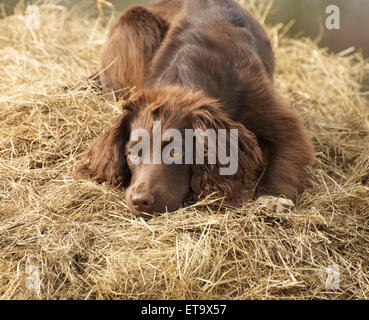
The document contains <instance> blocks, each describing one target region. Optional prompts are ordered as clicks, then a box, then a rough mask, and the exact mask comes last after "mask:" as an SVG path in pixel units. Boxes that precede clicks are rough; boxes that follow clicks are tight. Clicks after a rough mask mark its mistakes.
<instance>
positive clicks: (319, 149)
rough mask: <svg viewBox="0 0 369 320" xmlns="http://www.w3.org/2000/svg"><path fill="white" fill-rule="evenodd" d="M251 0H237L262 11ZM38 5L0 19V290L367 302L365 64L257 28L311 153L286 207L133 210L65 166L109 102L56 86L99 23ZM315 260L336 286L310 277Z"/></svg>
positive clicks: (88, 69) (80, 64)
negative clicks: (147, 214)
mask: <svg viewBox="0 0 369 320" xmlns="http://www.w3.org/2000/svg"><path fill="white" fill-rule="evenodd" d="M259 4H260V1H251V0H250V1H246V5H248V6H249V8H251V9H252V11H253V12H254V13H255V14H256V15H257V16H258V17H260V18H261V19H265V16H266V12H267V10H266V9H268V7H267V6H261V7H260V5H259ZM90 5H91V3H90ZM40 10H41V27H40V29H39V30H32V29H30V28H28V27H27V25H26V24H25V17H24V15H23V14H22V10H21V8H18V11H16V14H15V15H14V16H9V17H6V18H4V19H1V20H0V298H2V299H38V298H41V299H148V298H154V299H155V298H157V299H286V298H289V299H311V298H314V299H368V298H369V245H368V243H369V205H368V201H369V187H368V184H369V174H368V172H369V160H368V154H369V119H368V107H367V104H368V101H367V100H366V97H367V96H368V92H366V93H365V92H362V91H360V81H361V80H362V79H363V78H364V76H365V75H367V74H368V72H369V64H368V62H367V61H365V60H363V58H362V57H361V56H360V55H359V54H356V53H350V54H347V53H346V55H345V54H331V53H328V52H327V50H326V49H320V48H318V47H317V46H316V45H315V44H314V43H313V42H312V41H311V40H309V39H298V40H296V39H289V38H287V37H285V36H284V34H285V31H286V30H285V27H283V26H282V25H278V26H273V27H270V26H269V27H267V29H268V33H269V35H270V37H271V38H272V41H273V45H274V47H275V50H276V58H277V65H278V68H277V73H276V85H277V87H278V90H279V91H280V92H281V93H282V94H283V96H284V97H285V98H286V99H287V100H289V101H290V103H291V104H292V106H293V108H295V109H296V110H297V111H298V112H299V114H301V116H302V117H303V118H304V119H305V124H306V128H307V129H308V132H309V134H310V136H311V137H312V139H313V141H314V144H315V147H316V153H317V164H316V166H315V167H314V168H312V169H310V170H309V176H310V178H309V183H308V186H307V189H306V192H305V193H304V194H303V195H302V196H301V197H300V198H299V200H298V204H297V208H296V210H294V211H289V212H287V213H274V212H272V210H270V208H268V207H267V206H265V205H263V204H259V203H256V202H250V203H245V204H244V205H243V207H242V208H236V209H232V208H224V207H223V206H221V202H220V201H216V202H214V201H210V200H209V201H203V202H202V203H198V204H197V205H194V206H192V207H190V208H186V209H180V210H179V211H177V212H175V213H167V214H164V215H162V216H159V217H155V218H153V219H151V220H149V221H144V220H142V219H138V218H135V217H133V216H132V215H131V214H130V213H129V212H128V211H127V205H126V203H125V201H124V196H123V192H122V191H121V190H119V189H114V188H112V187H110V186H105V185H98V184H95V183H93V182H90V181H80V180H76V179H74V177H73V170H74V169H75V167H76V165H77V163H78V161H79V160H80V159H81V156H82V155H83V153H84V152H85V151H86V150H87V148H88V146H89V145H90V144H91V142H93V141H94V139H95V138H96V137H97V136H98V135H99V134H100V133H101V132H102V131H103V130H104V129H105V128H107V127H108V126H109V124H110V123H111V121H112V119H113V118H114V117H115V116H116V115H117V114H118V113H119V105H120V104H119V102H111V101H110V100H108V99H105V98H104V97H102V96H99V95H96V94H95V93H94V92H93V91H92V90H91V89H87V90H79V89H78V88H77V89H75V90H73V91H70V92H65V91H64V90H63V86H64V85H66V84H78V83H81V81H84V80H83V79H84V77H85V76H87V75H89V74H90V73H92V72H93V71H95V70H96V68H97V62H98V57H99V50H100V47H101V43H102V42H103V40H104V36H105V35H106V30H107V27H106V25H104V19H103V17H102V16H101V15H100V16H99V18H98V19H97V20H96V18H89V17H88V15H87V12H86V10H81V9H78V8H76V7H74V8H72V9H68V10H66V9H63V7H61V6H55V5H48V4H42V3H41V4H40ZM100 13H102V12H100ZM105 18H106V19H107V18H108V16H107V17H105ZM106 19H105V20H106ZM29 265H34V266H37V267H38V268H39V271H40V279H41V291H40V292H39V293H37V292H36V291H35V290H29V289H27V287H26V278H27V277H28V276H29V274H27V272H26V270H27V266H29ZM331 265H335V266H337V267H338V268H339V270H340V288H339V289H337V290H328V289H327V288H326V285H325V281H326V273H325V268H326V267H328V266H331Z"/></svg>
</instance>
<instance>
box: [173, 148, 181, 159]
mask: <svg viewBox="0 0 369 320" xmlns="http://www.w3.org/2000/svg"><path fill="white" fill-rule="evenodd" d="M182 154H183V152H182V151H181V150H178V149H172V150H170V156H171V157H172V158H179V157H181V156H182Z"/></svg>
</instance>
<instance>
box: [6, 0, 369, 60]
mask: <svg viewBox="0 0 369 320" xmlns="http://www.w3.org/2000/svg"><path fill="white" fill-rule="evenodd" d="M260 1H262V0H260ZM22 2H23V3H24V4H25V5H28V4H32V3H35V2H36V1H27V0H23V1H22ZM49 2H54V3H63V4H69V5H70V4H75V3H78V2H80V1H78V0H69V1H58V0H55V1H52V0H51V1H50V0H49ZM109 2H111V3H112V4H113V5H114V6H115V9H116V11H118V12H120V11H123V10H124V9H126V8H127V7H129V6H131V5H135V4H145V3H148V2H149V0H111V1H109ZM17 3H19V0H0V15H1V16H5V15H9V14H12V13H13V8H14V6H15V5H16V4H17ZM36 3H37V2H36ZM87 3H91V7H93V6H95V7H96V0H87ZM329 5H335V6H337V7H338V8H339V10H340V29H338V30H334V29H332V30H329V29H327V28H326V27H325V21H326V19H327V18H328V17H329V15H330V14H326V8H327V7H328V6H329ZM278 22H283V23H289V22H293V25H292V26H291V28H290V30H289V35H290V36H293V37H298V36H308V37H311V38H313V39H317V38H319V39H320V41H319V45H320V46H322V47H329V48H330V49H331V50H332V51H333V52H339V51H342V50H345V49H347V48H349V47H351V46H354V47H355V48H356V49H357V50H358V51H362V52H363V54H364V56H366V57H369V0H274V3H273V7H272V9H271V13H270V15H269V17H268V19H267V23H270V24H275V23H278Z"/></svg>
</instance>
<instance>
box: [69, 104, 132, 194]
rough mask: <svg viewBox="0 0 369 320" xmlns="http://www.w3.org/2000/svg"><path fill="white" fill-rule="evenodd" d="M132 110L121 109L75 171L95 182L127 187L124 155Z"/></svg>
mask: <svg viewBox="0 0 369 320" xmlns="http://www.w3.org/2000/svg"><path fill="white" fill-rule="evenodd" d="M132 117H133V112H132V110H130V109H129V108H126V109H123V114H122V115H120V116H119V117H118V118H117V119H116V120H115V121H114V123H113V125H112V126H111V127H110V128H109V129H108V130H107V131H106V132H105V133H104V134H103V135H102V136H101V137H100V138H98V139H97V141H96V142H95V143H94V144H93V145H92V146H91V148H90V150H89V151H88V152H87V154H86V156H85V159H84V160H83V162H82V164H81V165H80V166H79V167H78V168H77V170H76V173H77V174H79V175H80V176H82V177H85V178H91V179H93V180H96V181H97V182H99V183H101V182H105V181H106V182H107V183H109V184H112V185H122V187H124V188H125V187H127V186H128V185H129V182H130V179H131V172H130V170H129V167H128V165H127V161H126V156H125V145H126V143H127V142H128V140H129V137H130V122H131V120H132Z"/></svg>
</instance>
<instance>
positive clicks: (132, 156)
mask: <svg viewBox="0 0 369 320" xmlns="http://www.w3.org/2000/svg"><path fill="white" fill-rule="evenodd" d="M127 156H128V158H129V160H130V161H131V162H132V163H134V164H136V163H137V162H138V160H139V156H138V154H137V153H136V152H132V151H130V152H129V153H128V155H127Z"/></svg>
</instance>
